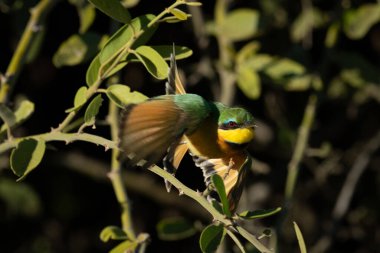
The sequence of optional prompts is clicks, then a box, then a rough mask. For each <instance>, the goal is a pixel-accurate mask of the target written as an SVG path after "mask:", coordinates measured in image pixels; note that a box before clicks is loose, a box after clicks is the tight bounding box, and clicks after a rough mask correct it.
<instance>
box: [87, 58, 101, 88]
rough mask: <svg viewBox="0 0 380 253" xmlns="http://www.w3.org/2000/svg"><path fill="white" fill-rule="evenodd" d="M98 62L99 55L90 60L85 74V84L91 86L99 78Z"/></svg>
mask: <svg viewBox="0 0 380 253" xmlns="http://www.w3.org/2000/svg"><path fill="white" fill-rule="evenodd" d="M99 71H100V61H99V54H98V55H97V56H95V58H94V59H93V60H92V62H91V64H90V66H89V67H88V69H87V72H86V83H87V85H88V86H92V85H93V84H94V83H95V82H96V81H97V80H98V79H99V77H100V72H99Z"/></svg>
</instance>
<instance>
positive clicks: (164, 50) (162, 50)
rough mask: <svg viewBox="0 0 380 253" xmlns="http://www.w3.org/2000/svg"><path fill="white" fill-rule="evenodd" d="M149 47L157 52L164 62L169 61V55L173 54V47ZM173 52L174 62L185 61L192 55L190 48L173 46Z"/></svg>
mask: <svg viewBox="0 0 380 253" xmlns="http://www.w3.org/2000/svg"><path fill="white" fill-rule="evenodd" d="M150 47H151V48H153V49H154V50H155V51H157V53H159V54H160V55H161V57H162V58H164V60H170V55H171V53H173V46H170V45H160V46H150ZM174 51H175V59H176V60H181V59H185V58H187V57H189V56H191V55H192V54H193V51H192V50H191V49H190V48H188V47H184V46H174Z"/></svg>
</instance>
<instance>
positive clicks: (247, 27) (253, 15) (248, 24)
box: [216, 9, 260, 41]
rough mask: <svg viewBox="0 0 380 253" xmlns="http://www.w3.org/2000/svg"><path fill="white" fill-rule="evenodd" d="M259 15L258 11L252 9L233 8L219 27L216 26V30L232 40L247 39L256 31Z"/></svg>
mask: <svg viewBox="0 0 380 253" xmlns="http://www.w3.org/2000/svg"><path fill="white" fill-rule="evenodd" d="M259 16H260V14H259V12H258V11H256V10H253V9H236V10H233V11H231V12H230V13H228V14H227V16H226V19H225V20H224V21H223V24H222V25H221V27H218V28H216V29H218V30H217V32H218V33H219V34H222V35H223V36H224V37H226V38H227V39H230V40H232V41H239V40H245V39H249V38H251V37H252V36H254V35H256V34H257V32H258V29H259Z"/></svg>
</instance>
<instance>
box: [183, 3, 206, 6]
mask: <svg viewBox="0 0 380 253" xmlns="http://www.w3.org/2000/svg"><path fill="white" fill-rule="evenodd" d="M186 5H188V6H202V3H201V2H186Z"/></svg>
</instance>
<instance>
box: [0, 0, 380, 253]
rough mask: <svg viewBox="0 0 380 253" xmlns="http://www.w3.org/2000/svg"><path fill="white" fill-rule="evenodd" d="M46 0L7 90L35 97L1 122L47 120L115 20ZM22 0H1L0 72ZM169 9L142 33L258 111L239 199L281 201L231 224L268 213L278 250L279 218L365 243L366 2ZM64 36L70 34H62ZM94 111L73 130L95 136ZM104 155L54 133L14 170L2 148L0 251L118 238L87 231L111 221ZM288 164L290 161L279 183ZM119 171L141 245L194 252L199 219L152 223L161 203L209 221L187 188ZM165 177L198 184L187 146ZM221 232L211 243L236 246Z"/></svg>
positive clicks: (287, 226)
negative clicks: (170, 16)
mask: <svg viewBox="0 0 380 253" xmlns="http://www.w3.org/2000/svg"><path fill="white" fill-rule="evenodd" d="M52 2H54V3H53V4H52V6H51V8H50V9H49V11H48V13H47V15H46V19H45V22H44V25H43V26H41V27H38V28H37V29H39V28H41V29H42V32H41V33H39V35H38V36H37V37H36V39H35V42H34V44H33V46H32V47H31V48H30V49H29V51H30V52H28V59H27V62H26V64H25V66H24V68H23V69H22V71H21V73H20V75H19V76H18V79H17V83H16V85H15V89H14V90H13V92H12V95H11V97H10V100H9V102H8V104H7V105H8V106H9V107H11V108H13V107H15V106H16V105H17V101H19V100H20V99H22V98H28V99H29V100H30V101H32V102H33V103H34V104H35V111H34V113H33V115H32V116H31V117H30V119H28V120H27V121H26V122H25V123H24V124H22V126H20V127H18V128H17V129H15V130H14V131H13V134H14V135H15V136H27V135H32V134H37V133H43V132H48V131H50V129H51V128H52V127H57V125H58V123H59V122H61V121H62V120H63V119H64V117H65V115H66V113H65V112H64V111H65V110H66V109H67V108H70V107H71V106H72V101H73V98H74V96H75V93H76V91H77V89H78V88H79V87H80V86H82V85H85V73H86V70H87V68H88V65H89V63H90V62H91V59H92V58H93V57H94V56H95V54H96V52H97V51H98V50H99V49H98V46H99V45H101V43H102V41H103V43H104V38H106V37H105V35H107V34H108V35H109V34H111V33H112V32H114V31H115V29H116V28H117V24H115V22H113V21H112V20H111V19H110V18H109V17H107V16H106V15H104V14H103V13H101V12H99V11H98V10H95V9H94V8H93V7H92V6H91V5H89V4H88V2H86V1H81V0H61V1H52ZM121 2H122V3H123V4H124V5H125V6H126V7H127V8H128V10H129V11H130V13H131V15H132V17H137V16H139V15H142V14H146V13H152V14H158V13H160V12H161V11H163V10H164V9H165V8H166V7H168V6H169V5H170V4H172V3H173V2H172V1H154V2H152V1H147V0H141V1H139V0H134V1H133V0H128V1H121ZM37 3H38V1H35V0H28V1H22V0H0V56H1V57H0V72H1V73H3V74H4V73H5V72H6V69H7V66H8V64H9V62H10V59H11V57H12V55H13V53H14V50H15V48H16V47H17V43H18V41H19V39H20V36H21V34H22V32H23V30H24V28H25V26H26V23H27V22H28V19H29V17H30V12H29V10H30V8H31V7H33V6H35V5H36V4H37ZM182 10H183V11H186V12H187V13H190V14H191V15H192V18H191V19H189V20H187V21H186V22H179V23H175V24H165V23H164V24H161V25H160V27H159V28H158V30H157V32H156V33H155V35H154V36H153V37H152V39H151V41H149V43H148V44H149V45H163V44H165V45H171V44H172V43H175V44H176V45H181V46H186V47H188V48H190V49H192V50H193V55H192V56H191V57H189V58H187V59H184V60H180V61H178V62H177V64H178V67H179V69H180V72H181V73H180V74H181V76H182V79H183V81H184V83H185V84H186V89H187V91H188V92H189V93H196V94H199V95H202V96H203V97H204V98H206V99H209V100H216V101H222V102H223V103H225V104H228V105H238V106H242V107H244V108H246V109H247V110H249V111H251V112H252V114H253V115H254V116H255V118H256V119H257V125H258V127H257V136H256V139H255V140H254V141H253V142H252V143H251V145H250V146H249V152H250V153H251V154H252V157H253V158H254V162H253V167H252V169H251V171H250V172H249V176H248V179H247V182H246V187H245V191H244V193H243V196H242V199H241V201H240V207H239V209H240V210H247V209H249V210H256V209H269V208H275V207H279V206H280V207H283V211H282V212H281V213H280V214H277V215H275V216H272V217H269V218H265V219H261V220H258V221H254V222H246V223H245V224H243V226H244V227H246V228H247V229H248V230H249V231H251V232H252V233H254V234H256V235H260V234H261V233H262V232H263V230H264V229H266V228H269V229H270V230H271V231H272V237H271V239H270V240H271V241H272V242H273V241H276V242H277V247H278V252H298V246H297V242H296V237H295V233H294V230H293V223H292V222H293V221H296V222H297V223H298V225H299V226H300V228H301V230H302V232H303V235H304V238H305V241H306V245H307V248H308V249H309V251H310V252H355V253H366V252H377V251H378V249H379V248H380V243H379V242H380V226H379V219H380V217H379V215H380V203H379V197H380V173H379V167H380V152H379V146H380V128H379V126H380V110H379V109H380V106H379V103H380V74H379V73H380V69H379V68H380V22H379V21H380V4H379V3H378V2H376V1H364V0H343V1H326V0H315V1H311V0H299V1H287V0H256V1H253V0H252V1H243V0H240V1H239V0H236V1H228V0H219V1H204V2H203V6H202V7H189V8H188V9H186V8H182ZM73 36H77V37H78V36H79V38H80V40H81V41H82V42H83V43H84V46H83V47H80V48H77V46H78V44H75V43H73V44H70V43H69V42H68V41H70V39H72V37H73ZM71 42H72V41H71ZM65 43H66V44H65ZM83 48H84V49H83ZM75 50H77V51H75ZM73 52H74V53H73ZM73 54H78V55H79V56H78V58H74V59H73V57H72V55H73ZM120 83H123V84H126V85H129V86H130V87H131V88H132V89H133V90H138V91H140V92H142V93H144V94H146V95H147V96H156V95H161V94H163V93H164V84H165V82H164V81H158V80H155V79H154V78H153V77H151V76H150V75H149V73H148V72H147V71H146V70H145V68H144V67H143V66H142V65H141V64H139V63H134V64H128V66H127V67H126V68H125V69H123V70H122V72H121V79H120ZM106 114H107V103H104V106H103V107H102V108H101V112H100V116H99V118H98V121H97V128H96V129H88V130H87V129H86V131H89V132H91V133H94V134H97V135H101V136H103V137H106V138H110V135H109V128H108V126H107V125H105V124H104V121H105V117H106ZM301 125H302V127H300V126H301ZM303 144H304V146H303ZM295 147H298V149H296V148H295ZM295 150H296V151H295ZM297 155H300V156H297ZM109 168H110V152H104V149H103V148H101V147H97V146H95V145H92V144H88V143H72V144H70V145H65V144H63V143H56V142H54V143H49V146H48V150H47V151H46V154H45V157H44V159H43V161H42V163H41V164H40V165H39V166H38V168H37V169H36V170H35V171H33V172H32V173H31V174H30V175H29V176H28V177H27V178H26V179H25V180H23V181H21V182H16V179H17V177H16V176H15V175H14V174H13V173H12V171H11V170H10V167H9V153H4V154H1V156H0V234H1V236H0V252H15V253H22V252H30V253H34V252H36V253H37V252H39V253H40V252H41V253H50V252H72V253H77V252H78V253H79V252H107V251H109V250H110V249H112V248H113V247H114V246H115V245H116V244H117V242H108V243H103V242H102V241H101V240H100V239H99V233H100V231H101V230H102V229H103V228H104V227H105V226H108V225H120V208H119V206H118V203H117V201H116V198H115V195H114V192H113V189H112V186H111V183H110V181H109V180H108V178H107V172H108V171H109ZM288 171H293V172H296V173H295V174H291V175H295V177H294V178H295V181H293V183H292V181H291V180H292V177H291V176H289V173H288ZM124 172H125V177H124V178H125V183H126V187H127V191H128V195H129V198H130V202H131V208H132V217H133V222H134V226H135V229H136V231H137V232H146V233H149V234H150V236H151V242H150V244H149V246H148V248H147V252H199V251H200V250H199V244H198V238H199V233H198V232H195V233H194V235H193V236H190V237H188V238H186V239H182V240H177V241H167V240H162V238H160V235H159V234H158V233H157V230H156V226H157V224H158V223H159V221H160V220H161V219H163V218H167V217H185V218H186V219H187V220H188V221H189V222H191V223H194V224H195V225H196V227H198V228H199V227H202V226H205V225H207V224H209V222H210V216H208V215H207V213H206V212H205V211H204V210H202V208H200V207H199V206H198V204H197V203H196V202H193V201H191V200H190V199H186V198H185V197H178V194H177V193H176V192H174V193H171V194H167V193H166V191H165V187H164V184H163V181H162V180H161V178H158V177H157V176H155V175H153V174H152V173H150V172H149V171H141V170H137V169H129V170H126V169H125V171H124ZM297 172H298V173H297ZM297 174H298V175H297ZM177 177H178V178H179V179H180V180H181V181H182V182H183V183H184V184H186V185H188V186H189V187H191V188H193V189H199V190H203V189H204V184H203V178H202V173H201V171H200V170H198V169H197V168H195V167H194V164H193V163H192V161H191V159H190V158H189V157H186V158H185V162H184V163H183V164H182V165H181V168H180V169H179V171H178V175H177ZM287 182H288V183H287ZM292 186H294V188H293V189H292ZM230 244H231V245H232V243H229V242H227V245H225V246H224V248H223V249H222V250H221V252H239V251H238V250H237V249H235V248H234V247H232V246H231V245H230ZM252 252H254V251H252Z"/></svg>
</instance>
